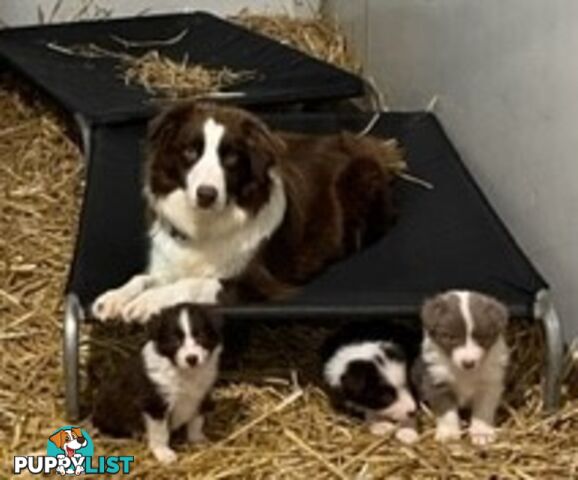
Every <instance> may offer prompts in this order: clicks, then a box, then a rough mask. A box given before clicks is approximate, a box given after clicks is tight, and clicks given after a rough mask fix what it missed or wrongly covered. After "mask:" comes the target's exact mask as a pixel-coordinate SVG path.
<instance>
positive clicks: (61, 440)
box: [48, 430, 66, 448]
mask: <svg viewBox="0 0 578 480" xmlns="http://www.w3.org/2000/svg"><path fill="white" fill-rule="evenodd" d="M48 440H50V441H51V442H52V443H54V445H56V446H57V447H58V448H62V447H63V446H64V444H65V443H66V432H65V431H64V430H59V431H58V432H56V433H55V434H54V435H52V436H51V437H49V438H48Z"/></svg>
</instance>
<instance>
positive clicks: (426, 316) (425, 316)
mask: <svg viewBox="0 0 578 480" xmlns="http://www.w3.org/2000/svg"><path fill="white" fill-rule="evenodd" d="M448 311H449V306H448V304H447V302H446V300H445V299H444V298H443V297H442V296H441V295H437V296H435V297H433V298H429V299H427V300H426V301H425V302H424V304H423V306H422V308H421V320H422V325H423V326H424V328H425V329H426V330H434V329H435V328H436V325H437V324H438V323H439V321H440V320H441V319H442V318H443V317H444V315H446V314H447V313H448Z"/></svg>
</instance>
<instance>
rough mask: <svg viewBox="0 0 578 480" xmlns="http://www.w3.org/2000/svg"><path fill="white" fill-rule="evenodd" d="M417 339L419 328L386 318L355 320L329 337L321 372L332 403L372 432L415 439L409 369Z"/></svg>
mask: <svg viewBox="0 0 578 480" xmlns="http://www.w3.org/2000/svg"><path fill="white" fill-rule="evenodd" d="M412 339H413V341H412ZM419 342H420V332H419V331H417V332H413V333H412V331H410V330H409V329H407V328H403V327H401V326H400V325H394V324H391V323H387V322H385V323H384V322H380V323H375V324H371V323H355V324H352V325H349V326H346V327H345V328H343V329H342V330H341V331H339V332H338V333H337V334H336V335H334V336H333V337H331V338H329V339H328V340H327V342H326V343H325V345H324V347H323V349H322V359H323V377H324V380H325V382H326V384H327V386H328V388H329V396H330V399H331V401H332V403H333V405H334V406H335V407H336V408H337V409H338V410H342V411H344V412H347V413H349V414H351V415H354V416H357V417H360V418H361V419H363V420H365V422H366V423H367V424H368V426H369V429H370V431H371V432H372V433H374V434H376V435H382V434H385V433H388V432H390V431H394V430H395V435H396V437H397V438H398V439H399V440H400V441H402V442H404V443H413V442H415V441H416V440H417V439H418V434H417V431H416V423H415V416H416V412H417V403H416V401H415V398H414V395H413V391H412V387H411V385H410V383H409V374H408V372H409V369H410V367H411V365H412V363H413V361H414V360H415V359H416V357H417V355H418V352H419Z"/></svg>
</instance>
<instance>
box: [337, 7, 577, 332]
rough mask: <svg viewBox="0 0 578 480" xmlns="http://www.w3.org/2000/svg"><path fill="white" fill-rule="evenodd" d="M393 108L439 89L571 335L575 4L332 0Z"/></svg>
mask: <svg viewBox="0 0 578 480" xmlns="http://www.w3.org/2000/svg"><path fill="white" fill-rule="evenodd" d="M326 7H327V8H329V10H330V11H331V12H332V13H333V14H335V15H337V16H338V17H339V18H340V20H341V21H342V23H343V25H344V26H345V27H346V28H347V30H348V31H349V33H350V35H351V38H352V39H353V41H354V43H355V44H356V46H357V48H358V50H359V51H360V53H361V56H362V57H363V58H365V60H366V72H367V74H369V75H373V76H375V78H376V79H377V81H378V84H379V85H380V87H381V88H382V90H383V91H384V92H385V93H386V96H387V98H388V101H389V102H390V104H391V106H392V107H394V108H401V109H413V108H420V107H423V106H424V105H426V104H427V103H428V102H429V100H430V99H431V98H432V96H434V95H438V96H439V104H438V108H437V112H438V114H439V116H440V117H441V119H442V121H443V123H444V124H445V126H446V128H447V130H448V132H449V134H450V136H451V137H452V139H453V141H454V142H455V144H456V145H457V147H458V149H459V150H460V152H461V153H462V154H463V156H464V160H465V162H466V163H467V165H468V167H469V168H470V169H471V171H472V172H473V174H474V175H475V177H476V179H477V180H478V182H479V183H480V184H481V186H482V188H483V189H484V191H485V192H486V194H487V195H488V197H489V198H490V200H491V202H492V203H493V205H494V207H495V208H496V209H497V210H498V212H499V213H500V215H501V216H502V218H503V219H504V220H505V222H506V223H507V225H508V226H509V228H510V229H511V230H512V232H513V233H514V235H515V236H516V238H517V239H518V241H519V242H520V243H521V244H522V245H523V247H524V248H525V250H526V251H527V253H528V254H529V256H530V257H531V258H532V259H533V261H534V262H535V263H536V264H537V265H538V266H539V268H540V269H541V270H542V271H543V273H544V275H545V276H546V278H547V279H548V280H549V281H550V282H551V283H552V286H553V291H554V293H555V297H556V301H557V303H558V305H559V309H560V313H561V314H562V318H563V322H564V327H565V331H566V333H567V335H568V336H577V335H578V218H577V212H576V210H578V2H577V1H576V0H484V1H474V0H366V1H361V2H352V1H345V0H329V1H328V2H327V5H326Z"/></svg>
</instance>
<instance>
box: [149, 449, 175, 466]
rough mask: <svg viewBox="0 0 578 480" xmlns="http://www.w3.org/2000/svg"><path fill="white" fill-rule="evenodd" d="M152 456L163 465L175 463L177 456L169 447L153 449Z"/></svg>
mask: <svg viewBox="0 0 578 480" xmlns="http://www.w3.org/2000/svg"><path fill="white" fill-rule="evenodd" d="M152 452H153V455H154V456H155V458H156V459H157V460H158V461H159V462H160V463H162V464H163V465H168V464H169V463H174V462H176V461H177V454H176V453H175V451H174V450H172V449H171V448H169V447H158V448H155V449H153V451H152Z"/></svg>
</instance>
